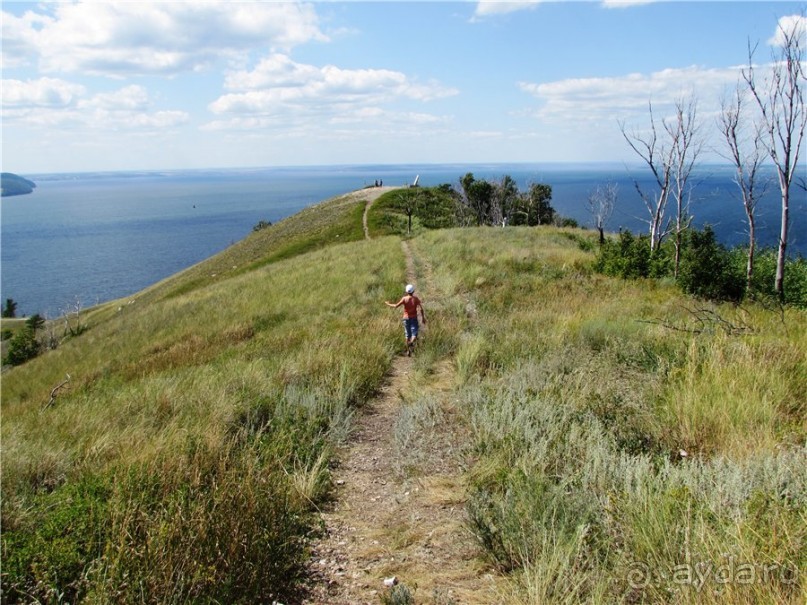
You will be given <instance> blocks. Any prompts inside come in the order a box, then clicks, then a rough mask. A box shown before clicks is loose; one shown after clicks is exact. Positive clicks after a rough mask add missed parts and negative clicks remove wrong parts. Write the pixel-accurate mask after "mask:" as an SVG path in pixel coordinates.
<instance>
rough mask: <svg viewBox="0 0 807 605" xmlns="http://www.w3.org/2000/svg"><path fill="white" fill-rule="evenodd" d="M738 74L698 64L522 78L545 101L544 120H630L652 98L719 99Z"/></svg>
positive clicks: (664, 101) (656, 101)
mask: <svg viewBox="0 0 807 605" xmlns="http://www.w3.org/2000/svg"><path fill="white" fill-rule="evenodd" d="M738 76H739V70H738V69H735V68H726V69H705V68H702V67H698V66H692V67H686V68H670V69H665V70H662V71H658V72H654V73H651V74H640V73H633V74H627V75H624V76H620V77H613V78H576V79H569V80H559V81H556V82H548V83H542V84H535V83H530V82H519V83H518V86H519V88H521V90H523V91H524V92H527V93H529V94H531V95H533V96H534V97H535V98H537V99H538V100H539V101H541V102H542V105H541V107H539V108H538V109H537V110H536V111H535V116H536V117H538V118H539V119H541V120H546V121H552V122H568V123H579V122H582V121H602V120H609V121H612V122H613V121H615V120H617V119H620V120H628V121H630V119H631V118H632V117H634V116H635V115H636V114H637V113H646V111H647V104H648V102H649V101H652V103H653V105H654V107H657V108H659V109H660V110H662V111H663V110H664V108H665V106H669V105H672V104H673V103H674V102H675V101H676V100H679V99H680V98H682V97H684V96H690V95H691V96H693V97H694V98H696V99H699V100H700V99H702V100H703V101H704V102H705V103H717V100H718V99H719V98H720V97H721V95H722V93H723V91H724V90H725V87H726V86H732V85H734V84H735V83H736V82H737V79H738Z"/></svg>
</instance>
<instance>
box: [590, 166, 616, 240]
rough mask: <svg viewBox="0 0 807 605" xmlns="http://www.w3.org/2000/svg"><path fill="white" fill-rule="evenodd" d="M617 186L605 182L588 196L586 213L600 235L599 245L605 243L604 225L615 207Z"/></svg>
mask: <svg viewBox="0 0 807 605" xmlns="http://www.w3.org/2000/svg"><path fill="white" fill-rule="evenodd" d="M618 192H619V186H618V185H617V184H616V183H614V182H610V181H609V182H607V183H605V185H597V187H596V188H595V189H594V191H592V192H591V193H590V194H589V196H588V211H589V212H590V213H591V216H592V218H593V219H594V226H595V227H596V228H597V231H598V232H599V234H600V245H603V244H604V243H605V224H606V223H607V222H608V219H610V218H611V214H612V213H613V212H614V206H616V198H617V194H618Z"/></svg>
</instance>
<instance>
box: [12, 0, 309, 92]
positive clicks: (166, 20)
mask: <svg viewBox="0 0 807 605" xmlns="http://www.w3.org/2000/svg"><path fill="white" fill-rule="evenodd" d="M38 10H39V11H47V12H38V13H37V12H34V11H28V12H26V13H25V14H24V15H23V16H22V17H15V16H14V15H11V14H7V13H5V12H4V13H3V45H4V49H3V55H4V56H3V60H4V64H8V65H20V64H23V63H25V62H27V63H36V64H37V65H38V66H39V68H40V70H41V71H43V72H46V73H54V72H59V73H83V74H90V75H104V76H111V77H125V76H129V75H134V74H162V75H175V74H178V73H181V72H187V71H198V70H202V69H204V68H206V67H209V66H210V65H212V64H214V63H216V62H218V61H220V60H221V59H222V58H229V59H243V58H244V57H245V56H246V55H247V54H248V53H249V52H250V51H251V50H253V49H255V48H264V49H265V48H279V49H288V48H291V47H293V46H296V45H298V44H302V43H304V42H307V41H310V40H314V39H318V40H324V39H325V36H324V34H322V32H321V31H320V29H319V26H318V20H317V15H316V12H315V11H314V8H313V6H312V5H310V4H301V3H293V2H249V3H247V2H238V3H233V2H221V1H218V2H212V1H211V2H208V1H206V2H156V1H152V2H149V1H142V2H88V1H80V2H74V3H59V4H56V5H45V6H44V8H39V9H38Z"/></svg>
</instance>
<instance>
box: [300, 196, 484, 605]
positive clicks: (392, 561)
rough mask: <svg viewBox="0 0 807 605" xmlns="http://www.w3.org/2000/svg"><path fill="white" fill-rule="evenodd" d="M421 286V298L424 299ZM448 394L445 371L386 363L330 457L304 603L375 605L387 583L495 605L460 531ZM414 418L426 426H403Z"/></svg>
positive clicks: (411, 277) (463, 437)
mask: <svg viewBox="0 0 807 605" xmlns="http://www.w3.org/2000/svg"><path fill="white" fill-rule="evenodd" d="M369 203H370V202H368V207H369ZM402 249H403V253H404V255H405V257H406V267H407V269H406V273H407V275H406V279H407V281H409V282H412V283H417V279H416V278H417V277H418V276H417V275H416V274H415V262H414V258H413V255H412V249H411V247H410V245H409V244H408V243H407V242H406V241H404V242H402ZM424 286H425V287H421V288H419V290H422V291H426V292H428V286H427V285H426V284H424ZM424 304H426V305H427V315H428V302H427V301H426V300H424ZM424 337H426V338H428V332H427V331H426V333H425V334H424ZM401 340H402V341H403V338H402V339H401ZM402 348H403V347H402ZM453 385H454V369H453V366H452V364H451V363H449V362H447V361H443V362H438V365H437V367H435V368H431V372H423V371H422V368H418V367H417V353H416V354H415V357H412V358H409V357H406V356H404V355H400V356H398V357H396V358H395V359H394V361H393V363H392V367H391V368H390V372H389V374H388V377H387V380H386V382H385V384H384V385H383V386H382V387H381V392H380V393H379V395H378V397H376V398H375V399H374V400H373V401H371V402H370V403H369V404H368V405H367V406H366V407H365V408H363V409H362V410H361V411H360V416H359V417H358V418H357V420H356V427H355V432H354V434H353V436H352V438H351V440H350V442H349V443H348V444H347V445H346V447H345V449H344V450H343V451H342V452H340V454H339V456H338V459H339V465H338V467H337V468H336V469H335V470H334V473H333V479H334V481H335V484H336V494H335V501H334V503H333V504H332V505H331V506H330V508H329V509H328V510H325V511H323V513H322V519H323V526H324V531H323V536H322V538H321V539H320V540H319V541H318V542H317V543H315V544H314V545H313V548H312V557H311V561H310V566H309V571H310V577H311V578H312V582H311V587H310V592H309V593H308V595H307V597H306V599H305V600H304V601H303V603H307V604H326V603H327V604H329V605H360V604H364V603H372V604H374V605H377V604H378V603H380V602H381V596H382V593H384V592H385V591H389V590H390V589H389V588H388V587H386V586H385V583H384V580H385V579H389V578H393V577H395V578H396V579H397V581H398V582H399V583H401V584H403V585H404V586H406V587H408V588H409V589H414V597H415V599H414V602H416V603H418V604H425V603H431V604H436V605H449V604H452V603H455V604H481V603H495V602H497V600H498V599H497V598H496V596H495V594H496V593H495V579H494V576H493V574H491V573H490V572H489V571H488V570H486V569H484V568H483V566H482V565H481V564H480V563H479V560H480V559H479V552H478V550H477V547H476V545H475V543H474V540H473V539H472V537H471V536H470V534H469V533H468V531H467V529H466V526H465V506H464V501H465V491H466V490H465V484H464V471H465V468H466V462H467V461H466V460H465V455H464V450H463V447H464V445H465V444H466V443H467V441H468V440H467V434H466V429H465V428H464V427H463V424H462V422H460V421H459V419H458V411H457V409H456V401H455V397H454V394H453ZM407 408H408V409H409V410H410V412H409V413H408V414H404V411H405V409H407ZM411 410H420V412H412V411H411ZM418 414H420V416H422V417H424V418H426V420H427V421H426V422H421V423H420V424H418V421H417V420H416V421H415V425H416V426H413V425H412V422H410V423H409V425H407V423H406V422H404V421H402V419H403V418H408V419H410V421H411V419H412V418H415V419H417V418H418V417H419V416H418ZM407 426H408V427H409V428H408V430H407Z"/></svg>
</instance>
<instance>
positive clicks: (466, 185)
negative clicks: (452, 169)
mask: <svg viewBox="0 0 807 605" xmlns="http://www.w3.org/2000/svg"><path fill="white" fill-rule="evenodd" d="M460 184H461V185H462V192H463V194H464V197H465V203H466V204H467V205H468V207H469V208H470V209H471V211H472V212H473V214H474V217H475V218H476V224H477V226H481V225H488V224H490V222H491V209H492V207H493V191H494V188H493V185H491V184H490V183H489V182H488V181H485V180H482V181H478V180H476V179H475V178H474V175H473V173H471V172H469V173H467V174H466V175H465V176H464V177H462V178H461V179H460Z"/></svg>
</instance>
